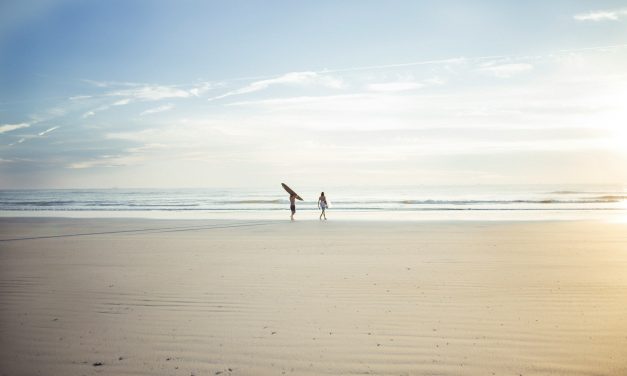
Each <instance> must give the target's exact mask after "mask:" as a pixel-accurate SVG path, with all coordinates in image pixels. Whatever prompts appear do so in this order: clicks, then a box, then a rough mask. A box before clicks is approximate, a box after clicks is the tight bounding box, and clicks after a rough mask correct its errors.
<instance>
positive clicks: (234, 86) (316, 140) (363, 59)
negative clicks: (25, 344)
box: [0, 1, 627, 189]
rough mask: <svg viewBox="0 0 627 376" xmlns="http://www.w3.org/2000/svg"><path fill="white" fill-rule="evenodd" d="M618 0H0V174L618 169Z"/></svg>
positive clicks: (382, 176) (291, 178)
mask: <svg viewBox="0 0 627 376" xmlns="http://www.w3.org/2000/svg"><path fill="white" fill-rule="evenodd" d="M625 103H627V5H625V3H624V2H620V1H597V2H594V3H591V2H589V1H553V2H551V3H548V4H547V3H546V2H541V1H529V2H524V3H495V2H490V1H475V2H472V3H470V2H462V1H441V2H425V1H421V2H410V1H393V2H385V3H383V2H375V1H365V2H364V1H346V2H333V1H321V2H311V3H305V2H290V3H282V2H264V3H261V2H259V3H257V2H247V1H234V2H228V3H223V2H196V1H189V2H148V1H107V2H104V1H95V2H78V1H34V2H28V3H22V2H18V1H8V2H3V3H2V5H0V189H14V188H17V189H22V188H114V187H116V188H122V189H124V188H185V187H187V188H203V187H206V188H210V187H211V188H216V187H217V188H241V187H250V188H252V189H256V188H264V187H273V186H275V185H277V184H279V183H280V182H288V183H290V184H293V185H295V186H300V187H334V186H352V185H355V186H357V185H368V186H381V187H384V186H387V187H390V186H420V185H456V184H460V185H477V184H486V185H493V184H498V185H511V184H524V185H531V184H547V185H556V184H563V185H565V186H567V185H578V184H601V185H625V184H627V168H625V166H627V106H625Z"/></svg>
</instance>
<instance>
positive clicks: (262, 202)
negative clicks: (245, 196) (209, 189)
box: [217, 199, 287, 204]
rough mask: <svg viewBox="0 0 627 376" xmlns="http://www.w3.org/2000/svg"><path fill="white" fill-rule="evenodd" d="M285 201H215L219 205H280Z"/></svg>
mask: <svg viewBox="0 0 627 376" xmlns="http://www.w3.org/2000/svg"><path fill="white" fill-rule="evenodd" d="M285 202H287V200H281V199H276V200H226V201H217V203H219V204H281V203H285Z"/></svg>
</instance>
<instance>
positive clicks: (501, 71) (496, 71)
mask: <svg viewBox="0 0 627 376" xmlns="http://www.w3.org/2000/svg"><path fill="white" fill-rule="evenodd" d="M532 69H533V65H531V64H529V63H507V64H495V63H486V64H482V65H481V67H480V68H479V71H480V72H485V73H489V74H491V75H493V76H495V77H500V78H509V77H512V76H514V75H517V74H519V73H523V72H526V71H529V70H532Z"/></svg>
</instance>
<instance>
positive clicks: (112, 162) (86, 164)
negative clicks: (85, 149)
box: [67, 155, 144, 169]
mask: <svg viewBox="0 0 627 376" xmlns="http://www.w3.org/2000/svg"><path fill="white" fill-rule="evenodd" d="M143 160H144V158H143V157H141V156H137V155H102V156H100V157H99V158H94V159H89V160H85V161H79V162H73V163H70V164H69V165H67V167H68V168H71V169H86V168H93V167H122V166H129V165H133V164H137V163H139V162H141V161H143Z"/></svg>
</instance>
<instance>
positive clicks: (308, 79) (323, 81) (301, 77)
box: [209, 72, 343, 100]
mask: <svg viewBox="0 0 627 376" xmlns="http://www.w3.org/2000/svg"><path fill="white" fill-rule="evenodd" d="M274 85H294V86H323V87H328V88H333V89H339V88H341V87H342V86H343V84H342V81H341V80H339V79H337V78H334V77H331V76H329V75H326V74H320V73H316V72H290V73H286V74H284V75H282V76H279V77H276V78H270V79H266V80H260V81H255V82H253V83H251V84H249V85H247V86H244V87H243V88H241V89H237V90H232V91H229V92H227V93H226V94H222V95H218V96H217V97H213V98H209V100H216V99H221V98H226V97H230V96H233V95H241V94H248V93H254V92H256V91H260V90H264V89H267V88H268V87H270V86H274Z"/></svg>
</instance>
